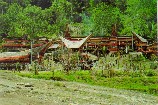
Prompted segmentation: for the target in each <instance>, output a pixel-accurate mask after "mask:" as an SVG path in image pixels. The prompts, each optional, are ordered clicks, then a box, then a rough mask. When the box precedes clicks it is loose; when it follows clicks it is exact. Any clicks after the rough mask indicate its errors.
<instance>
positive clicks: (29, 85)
mask: <svg viewBox="0 0 158 105" xmlns="http://www.w3.org/2000/svg"><path fill="white" fill-rule="evenodd" d="M25 87H33V85H32V84H30V83H26V84H25Z"/></svg>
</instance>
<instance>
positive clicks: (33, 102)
mask: <svg viewBox="0 0 158 105" xmlns="http://www.w3.org/2000/svg"><path fill="white" fill-rule="evenodd" d="M0 105H158V97H157V96H152V95H147V94H142V93H138V92H134V91H127V90H118V89H111V88H105V87H99V86H91V85H87V84H80V83H75V82H58V81H51V80H37V79H29V78H23V77H19V76H17V75H15V74H13V73H10V72H7V71H3V72H2V71H0Z"/></svg>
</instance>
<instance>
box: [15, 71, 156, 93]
mask: <svg viewBox="0 0 158 105" xmlns="http://www.w3.org/2000/svg"><path fill="white" fill-rule="evenodd" d="M17 74H18V75H20V76H23V77H29V78H38V79H53V80H57V81H75V82H81V83H87V84H91V85H99V86H106V87H111V88H120V89H127V90H136V91H140V92H144V93H148V94H154V95H158V76H156V75H152V76H140V75H138V74H139V73H128V75H127V74H125V73H123V72H118V73H116V74H117V75H116V76H115V77H112V78H106V77H105V76H102V75H101V73H100V72H99V73H98V74H97V75H94V76H93V75H92V73H91V72H90V71H86V70H85V71H84V70H80V71H76V72H70V73H69V74H67V73H64V72H63V71H55V75H54V76H53V73H52V72H49V71H47V72H46V71H44V72H39V75H34V74H33V73H30V72H21V73H17Z"/></svg>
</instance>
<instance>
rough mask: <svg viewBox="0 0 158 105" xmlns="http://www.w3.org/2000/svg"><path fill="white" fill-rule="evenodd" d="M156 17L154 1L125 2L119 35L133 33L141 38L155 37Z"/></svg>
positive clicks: (129, 0) (131, 0)
mask: <svg viewBox="0 0 158 105" xmlns="http://www.w3.org/2000/svg"><path fill="white" fill-rule="evenodd" d="M156 15H157V14H156V0H135V1H133V0H127V9H126V11H125V13H124V14H123V16H122V17H121V19H122V24H123V27H122V32H121V33H123V34H129V33H130V32H131V31H135V32H136V33H138V34H140V35H142V36H143V37H148V38H154V37H156V22H157V20H156V17H157V16H156Z"/></svg>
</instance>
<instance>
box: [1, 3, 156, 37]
mask: <svg viewBox="0 0 158 105" xmlns="http://www.w3.org/2000/svg"><path fill="white" fill-rule="evenodd" d="M156 15H157V14H156V0H0V34H1V36H4V35H9V36H14V37H15V36H16V37H21V36H24V35H28V37H29V38H35V37H37V36H42V37H43V36H44V37H49V38H52V37H56V36H57V35H58V34H62V33H63V32H64V30H65V26H66V24H70V26H71V27H72V29H73V30H72V31H77V32H76V33H75V34H74V35H88V34H90V33H93V34H94V35H95V36H108V35H110V34H111V31H112V26H113V25H116V27H117V31H118V33H119V34H120V35H130V34H131V31H135V32H136V33H138V34H140V35H141V36H143V37H146V38H153V39H154V38H155V37H156V23H157V19H156V17H157V16H156Z"/></svg>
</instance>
